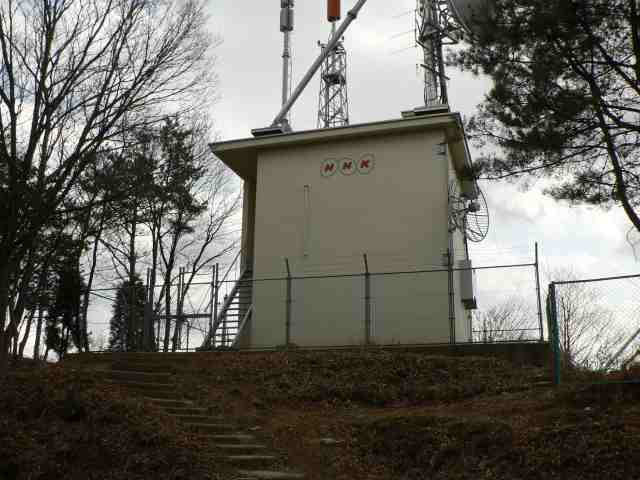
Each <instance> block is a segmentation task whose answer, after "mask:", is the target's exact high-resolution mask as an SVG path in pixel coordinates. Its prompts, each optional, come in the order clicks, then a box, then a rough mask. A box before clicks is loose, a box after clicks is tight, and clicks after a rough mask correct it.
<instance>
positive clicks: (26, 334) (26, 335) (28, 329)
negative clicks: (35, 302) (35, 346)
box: [18, 309, 36, 358]
mask: <svg viewBox="0 0 640 480" xmlns="http://www.w3.org/2000/svg"><path fill="white" fill-rule="evenodd" d="M35 313H36V311H35V309H34V310H31V311H30V312H29V316H28V317H27V326H26V328H25V332H24V335H23V336H22V341H21V342H20V346H19V347H18V358H23V357H24V348H25V347H26V345H27V340H28V339H29V336H30V335H31V325H32V324H33V317H35Z"/></svg>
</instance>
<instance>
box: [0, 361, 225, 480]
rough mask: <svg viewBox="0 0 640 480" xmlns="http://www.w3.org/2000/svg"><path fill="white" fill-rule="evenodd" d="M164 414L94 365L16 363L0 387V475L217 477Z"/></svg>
mask: <svg viewBox="0 0 640 480" xmlns="http://www.w3.org/2000/svg"><path fill="white" fill-rule="evenodd" d="M198 451H199V448H198V446H197V444H195V443H194V442H193V440H192V439H190V438H189V437H187V436H185V434H184V433H182V432H181V431H180V430H179V429H178V428H176V426H175V424H172V423H171V422H170V421H168V419H167V417H166V416H163V415H161V414H158V412H155V411H154V410H153V409H152V407H150V406H149V405H145V404H143V403H142V402H140V401H136V400H131V399H128V398H126V397H124V396H122V395H121V394H120V393H119V392H118V391H117V390H114V389H113V387H111V386H109V385H108V384H105V383H104V382H103V381H102V380H101V379H100V377H99V376H97V375H96V374H95V373H94V372H83V371H78V370H74V369H72V368H70V367H66V366H64V365H49V366H44V367H35V366H23V367H18V368H14V369H12V370H11V372H10V374H9V377H8V378H7V380H6V381H5V382H3V384H2V385H1V386H0V479H2V480H14V479H16V480H22V479H43V480H44V479H47V480H49V479H65V480H66V479H72V480H75V479H78V480H80V479H82V480H86V479H105V480H107V479H108V480H116V479H118V480H119V479H122V480H125V479H127V480H129V479H150V478H158V479H175V480H177V479H187V478H188V479H220V478H222V477H219V476H216V474H214V473H211V472H212V471H214V470H212V469H211V468H210V465H207V464H206V460H205V459H202V458H199V457H198V453H197V452H198Z"/></svg>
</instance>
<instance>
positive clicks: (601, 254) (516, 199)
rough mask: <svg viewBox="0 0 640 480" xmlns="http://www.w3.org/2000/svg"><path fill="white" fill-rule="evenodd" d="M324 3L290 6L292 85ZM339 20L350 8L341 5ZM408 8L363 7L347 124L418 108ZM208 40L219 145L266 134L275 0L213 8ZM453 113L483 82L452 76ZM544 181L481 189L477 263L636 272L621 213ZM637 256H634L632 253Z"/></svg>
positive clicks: (319, 29)
mask: <svg viewBox="0 0 640 480" xmlns="http://www.w3.org/2000/svg"><path fill="white" fill-rule="evenodd" d="M325 3H326V2H325V1H324V0H297V1H296V7H295V14H296V29H295V32H294V36H293V62H294V66H293V76H294V85H295V84H296V83H297V81H298V80H299V79H300V78H301V76H302V75H303V74H304V72H305V71H306V69H307V68H308V67H309V65H310V64H311V62H312V61H313V60H314V58H315V57H316V55H317V54H318V46H317V41H318V40H323V41H324V40H326V38H327V36H328V33H329V25H328V23H327V22H326V20H325V15H326V14H325V8H326V7H325ZM342 3H343V16H344V14H345V12H346V10H347V9H349V8H351V7H353V5H354V4H355V0H343V2H342ZM414 6H415V2H414V1H413V0H401V1H397V0H396V1H393V2H387V1H382V0H369V2H368V3H367V4H366V5H365V6H364V8H363V9H362V11H361V13H360V15H359V17H358V19H357V20H356V22H355V23H354V24H353V25H352V26H351V28H350V30H349V31H348V32H347V35H346V48H347V51H348V68H349V71H348V76H349V100H350V117H351V123H362V122H370V121H377V120H386V119H391V118H398V117H399V115H400V112H401V111H402V110H406V109H410V108H413V107H416V106H418V105H420V103H421V102H422V79H421V76H420V74H419V73H418V71H417V68H416V64H417V62H418V54H419V52H418V51H417V50H416V49H415V48H411V47H412V45H413V33H412V32H411V30H412V28H413V13H412V9H413V8H414ZM210 11H211V17H212V18H211V32H212V34H215V35H219V36H220V37H221V38H222V41H223V43H222V44H221V45H220V46H219V47H218V48H217V63H216V67H215V68H216V71H217V73H218V76H219V79H220V84H219V90H218V91H219V96H220V98H219V100H218V101H217V102H216V103H215V105H214V107H213V109H212V113H213V116H214V119H215V122H216V127H217V131H218V133H219V136H220V138H221V139H225V140H228V139H234V138H243V137H248V136H250V130H251V129H252V128H256V127H265V126H268V125H269V124H270V123H271V121H272V119H273V117H274V116H275V114H276V113H277V111H278V109H279V104H280V88H281V53H282V35H281V34H280V32H279V11H280V2H279V1H278V0H261V1H255V0H211V3H210ZM448 75H449V77H450V79H451V80H450V82H449V97H450V104H451V109H452V110H453V111H458V112H461V113H462V115H463V116H464V117H465V118H468V117H469V116H470V115H472V114H473V113H474V111H475V108H476V105H477V104H478V103H479V102H480V101H481V100H482V97H483V95H484V93H485V92H486V91H487V89H488V88H489V86H490V82H489V81H488V80H487V79H482V78H475V77H473V76H471V75H467V74H462V73H461V72H459V71H457V70H455V69H450V70H449V72H448ZM318 92H319V79H318V78H317V76H316V78H314V80H313V81H312V83H311V84H310V86H309V87H308V88H307V90H306V91H305V92H304V93H303V95H302V97H301V98H300V100H299V101H298V103H297V104H296V106H295V107H294V110H293V113H292V126H293V128H294V129H295V130H303V129H309V128H315V126H316V112H317V107H318V105H317V104H318ZM541 186H542V182H540V184H539V185H538V186H537V188H533V189H532V190H530V191H527V192H525V191H523V190H522V189H520V188H518V186H516V185H511V184H509V183H506V182H501V183H490V184H484V185H483V188H484V190H485V192H486V195H487V198H488V202H489V206H490V211H491V223H492V225H491V231H490V234H489V236H488V238H487V239H486V240H485V241H484V242H483V243H482V244H479V245H478V246H477V247H476V248H474V250H473V253H474V255H473V256H474V258H475V259H476V264H478V263H486V262H489V263H495V262H497V261H499V262H501V263H502V262H505V261H522V260H526V259H527V258H529V257H530V255H531V254H532V252H533V244H534V242H536V241H537V242H539V244H540V251H541V257H542V262H543V263H545V264H548V265H552V266H558V265H561V266H572V267H573V268H574V269H575V270H576V271H577V272H579V273H581V274H584V275H588V276H597V275H602V274H612V273H635V272H637V271H638V270H639V268H638V267H639V265H638V263H636V261H635V259H634V256H633V252H632V250H631V248H630V247H629V245H628V244H627V242H626V239H625V235H626V232H627V230H628V229H629V227H630V223H629V221H628V220H627V219H626V217H625V216H624V214H623V213H622V211H621V210H620V209H614V210H613V211H610V212H605V211H602V210H600V209H593V208H587V207H569V206H567V205H564V204H561V203H558V202H555V201H553V200H551V199H550V198H547V197H545V196H543V195H542V193H541V190H542V188H541ZM639 254H640V252H639Z"/></svg>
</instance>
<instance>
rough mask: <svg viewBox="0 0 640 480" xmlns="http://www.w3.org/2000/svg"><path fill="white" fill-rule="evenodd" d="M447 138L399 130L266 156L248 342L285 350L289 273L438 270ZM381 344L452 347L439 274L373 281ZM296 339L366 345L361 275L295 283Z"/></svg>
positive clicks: (443, 246)
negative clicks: (351, 169) (348, 167)
mask: <svg viewBox="0 0 640 480" xmlns="http://www.w3.org/2000/svg"><path fill="white" fill-rule="evenodd" d="M443 141H444V132H434V131H430V132H423V133H409V134H406V133H405V134H394V135H392V136H378V137H367V138H359V139H352V140H349V141H342V142H335V143H331V144H313V145H306V146H297V147H289V148H287V149H280V150H269V151H264V152H262V153H261V154H260V155H259V158H258V165H257V182H256V219H255V250H254V276H255V277H256V279H257V280H258V281H257V282H256V284H255V288H254V317H253V321H252V324H251V334H250V337H251V344H252V346H253V347H266V346H275V345H282V344H284V343H285V331H286V330H285V312H286V305H285V298H286V282H284V281H261V279H267V278H274V277H281V276H283V275H285V274H286V268H285V261H284V259H285V258H288V259H289V263H290V267H291V273H292V275H293V276H309V275H324V274H335V273H358V272H364V261H363V254H364V253H366V254H367V255H368V260H369V266H370V270H371V271H372V272H385V271H386V272H390V271H394V270H397V269H399V268H400V269H409V270H410V269H412V267H413V268H415V265H422V266H425V265H431V266H433V268H442V255H443V253H444V252H446V250H447V244H448V229H447V184H448V170H449V165H448V161H447V155H446V154H445V155H443V154H442V152H441V151H440V150H441V147H438V144H441V143H443ZM366 154H373V155H374V156H375V167H374V169H373V170H372V171H370V172H369V173H367V174H360V173H358V172H355V173H353V174H352V175H342V174H341V173H339V172H338V173H335V174H334V175H332V176H330V177H323V176H322V175H321V167H322V164H323V161H324V160H326V159H328V158H333V159H336V160H338V161H339V160H340V159H342V158H345V157H347V158H350V159H353V160H359V159H360V158H361V157H362V156H363V155H366ZM371 288H372V294H373V299H372V323H373V325H372V327H373V332H372V334H373V335H372V339H373V341H374V342H376V343H380V344H390V343H428V342H448V341H449V331H450V330H449V315H448V292H447V276H446V273H444V274H442V273H432V274H419V275H415V274H414V275H404V276H372V278H371ZM292 294H293V295H292V297H293V303H292V309H291V312H292V316H291V341H292V342H293V343H295V344H298V345H300V346H314V345H316V346H320V345H357V344H362V343H363V342H364V332H365V324H364V278H363V277H347V278H340V279H305V280H295V281H294V282H293V288H292Z"/></svg>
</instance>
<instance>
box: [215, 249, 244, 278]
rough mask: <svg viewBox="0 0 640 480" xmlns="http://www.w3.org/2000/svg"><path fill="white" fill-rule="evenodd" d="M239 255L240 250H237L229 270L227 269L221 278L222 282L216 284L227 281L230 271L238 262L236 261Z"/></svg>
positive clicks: (240, 253)
mask: <svg viewBox="0 0 640 480" xmlns="http://www.w3.org/2000/svg"><path fill="white" fill-rule="evenodd" d="M240 255H242V249H240V250H238V253H237V254H236V256H235V258H234V259H233V262H231V264H230V265H229V268H227V272H226V273H225V274H224V275H223V276H222V280H219V281H218V283H224V282H225V281H226V280H227V277H228V276H229V273H231V269H232V268H233V267H235V265H236V263H237V262H238V259H239V258H240ZM239 278H242V275H240V277H239Z"/></svg>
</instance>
